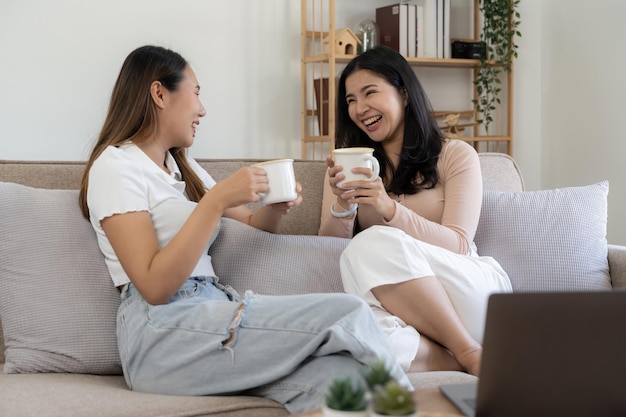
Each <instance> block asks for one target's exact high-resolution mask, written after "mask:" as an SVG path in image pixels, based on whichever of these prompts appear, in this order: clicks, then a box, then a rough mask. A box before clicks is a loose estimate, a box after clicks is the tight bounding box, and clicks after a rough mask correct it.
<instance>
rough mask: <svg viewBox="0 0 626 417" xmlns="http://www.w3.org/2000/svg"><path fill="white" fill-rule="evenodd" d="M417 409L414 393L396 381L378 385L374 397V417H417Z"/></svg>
mask: <svg viewBox="0 0 626 417" xmlns="http://www.w3.org/2000/svg"><path fill="white" fill-rule="evenodd" d="M416 410H417V407H416V405H415V399H414V398H413V392H411V391H409V389H408V388H406V387H403V386H402V385H400V384H398V382H397V381H395V380H393V379H392V380H390V381H387V383H386V384H385V385H378V386H377V387H376V389H375V391H374V393H373V397H372V414H371V415H372V416H373V417H380V416H403V417H416V416H417V411H416Z"/></svg>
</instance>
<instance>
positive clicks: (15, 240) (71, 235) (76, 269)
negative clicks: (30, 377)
mask: <svg viewBox="0 0 626 417" xmlns="http://www.w3.org/2000/svg"><path fill="white" fill-rule="evenodd" d="M119 303H120V295H119V292H118V291H117V290H116V289H115V287H114V286H113V282H112V281H111V278H110V277H109V273H108V270H107V268H106V266H105V263H104V258H103V256H102V253H101V252H100V250H99V249H98V245H97V242H96V236H95V233H94V231H93V229H92V227H91V225H90V224H89V222H88V221H87V220H85V218H83V216H82V214H81V212H80V209H79V207H78V192H77V191H76V190H46V189H37V188H31V187H26V186H23V185H18V184H13V183H6V182H0V317H1V318H2V327H3V331H4V342H5V346H6V351H5V355H6V364H5V366H4V372H5V373H36V372H71V373H89V374H121V365H120V359H119V354H118V350H117V337H116V333H115V323H116V314H117V308H118V306H119Z"/></svg>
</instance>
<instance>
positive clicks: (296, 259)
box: [209, 218, 350, 295]
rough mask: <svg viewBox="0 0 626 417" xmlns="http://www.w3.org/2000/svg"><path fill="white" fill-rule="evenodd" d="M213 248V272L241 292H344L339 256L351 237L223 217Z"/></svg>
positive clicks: (279, 293)
mask: <svg viewBox="0 0 626 417" xmlns="http://www.w3.org/2000/svg"><path fill="white" fill-rule="evenodd" d="M221 227H222V228H221V231H220V234H219V235H218V237H217V239H216V240H215V242H214V243H213V245H212V246H211V248H210V249H209V254H210V255H211V257H212V261H213V267H214V269H215V273H216V274H217V276H218V277H219V279H220V282H221V283H223V284H227V285H231V286H232V287H233V288H234V289H235V290H237V291H238V292H239V293H240V294H243V293H244V292H245V291H246V290H252V291H254V292H256V293H257V294H271V295H292V294H306V293H321V292H343V285H342V283H341V274H340V272H339V257H340V256H341V252H342V251H343V250H344V248H345V247H346V245H347V244H348V242H349V241H350V240H349V239H342V238H337V237H328V236H326V237H325V236H316V235H280V234H274V233H269V232H264V231H262V230H258V229H255V228H254V227H251V226H248V225H247V224H243V223H241V222H238V221H235V220H232V219H228V218H223V219H222V226H221Z"/></svg>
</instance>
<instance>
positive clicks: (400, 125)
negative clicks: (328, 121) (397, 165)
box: [345, 70, 407, 144]
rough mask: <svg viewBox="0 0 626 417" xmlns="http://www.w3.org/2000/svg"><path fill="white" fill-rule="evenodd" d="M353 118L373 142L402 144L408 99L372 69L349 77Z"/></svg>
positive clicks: (350, 106)
mask: <svg viewBox="0 0 626 417" xmlns="http://www.w3.org/2000/svg"><path fill="white" fill-rule="evenodd" d="M345 99H346V102H347V103H348V114H349V115H350V119H352V121H353V122H354V123H355V124H356V125H357V126H358V127H359V128H360V129H361V130H363V131H364V132H365V133H367V135H368V136H369V138H370V139H371V140H373V141H374V142H379V143H390V142H399V143H400V144H401V143H402V139H403V134H404V117H405V113H406V105H407V100H406V97H405V94H404V92H403V91H402V90H399V89H398V88H396V87H394V86H393V85H391V84H390V83H389V82H388V81H387V80H386V79H385V78H384V77H382V76H380V75H378V74H376V73H375V72H372V71H369V70H356V71H354V72H353V73H352V74H350V75H349V76H348V77H347V78H346V97H345Z"/></svg>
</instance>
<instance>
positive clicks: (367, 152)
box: [333, 148, 380, 188]
mask: <svg viewBox="0 0 626 417" xmlns="http://www.w3.org/2000/svg"><path fill="white" fill-rule="evenodd" d="M333 161H335V165H341V166H342V167H343V170H342V171H341V173H342V174H343V175H345V179H343V180H341V181H340V182H338V183H337V186H338V187H339V188H343V187H342V185H343V183H345V182H350V181H359V180H368V181H374V180H376V178H378V174H379V173H380V165H379V164H378V159H376V158H374V148H339V149H334V150H333ZM357 167H359V168H369V169H371V170H372V176H371V177H368V176H366V175H363V174H355V173H353V172H352V168H357Z"/></svg>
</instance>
